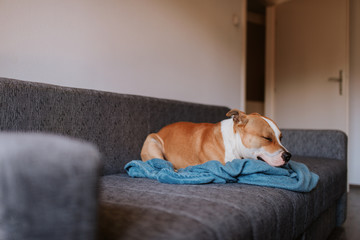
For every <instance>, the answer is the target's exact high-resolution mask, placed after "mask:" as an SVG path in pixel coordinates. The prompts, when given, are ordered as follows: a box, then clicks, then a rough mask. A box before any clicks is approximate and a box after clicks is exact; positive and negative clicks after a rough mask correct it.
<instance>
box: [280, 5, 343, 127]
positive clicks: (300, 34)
mask: <svg viewBox="0 0 360 240" xmlns="http://www.w3.org/2000/svg"><path fill="white" fill-rule="evenodd" d="M348 19H349V14H348V0H292V1H290V2H287V3H284V4H281V5H279V6H277V7H276V27H275V29H276V30H275V39H276V46H275V94H274V105H275V109H274V118H275V120H276V121H277V123H278V125H279V126H280V127H282V128H307V129H309V128H313V129H339V130H342V131H344V132H346V133H348V115H349V114H348V73H349V71H348V69H349V60H348V59H349V51H348V48H349V30H348V27H349V21H348ZM340 75H341V76H340Z"/></svg>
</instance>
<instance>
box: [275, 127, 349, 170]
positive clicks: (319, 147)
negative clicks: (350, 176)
mask: <svg viewBox="0 0 360 240" xmlns="http://www.w3.org/2000/svg"><path fill="white" fill-rule="evenodd" d="M281 132H282V134H283V140H282V143H283V145H284V146H285V147H286V148H287V149H288V150H289V151H290V152H291V154H292V155H295V156H305V157H323V158H332V159H338V160H342V161H344V163H347V136H346V134H345V133H343V132H341V131H337V130H304V129H282V130H281Z"/></svg>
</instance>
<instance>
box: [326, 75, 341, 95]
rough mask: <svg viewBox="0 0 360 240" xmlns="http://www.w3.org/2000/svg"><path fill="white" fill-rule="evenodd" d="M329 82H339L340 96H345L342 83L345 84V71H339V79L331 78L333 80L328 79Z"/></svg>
mask: <svg viewBox="0 0 360 240" xmlns="http://www.w3.org/2000/svg"><path fill="white" fill-rule="evenodd" d="M328 81H330V82H338V83H339V94H340V95H342V94H343V86H342V83H343V70H340V71H339V77H338V78H334V77H331V78H329V79H328Z"/></svg>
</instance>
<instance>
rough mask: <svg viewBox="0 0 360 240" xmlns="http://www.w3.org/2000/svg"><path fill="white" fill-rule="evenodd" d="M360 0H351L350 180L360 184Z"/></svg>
mask: <svg viewBox="0 0 360 240" xmlns="http://www.w3.org/2000/svg"><path fill="white" fill-rule="evenodd" d="M359 146H360V1H358V0H350V131H349V182H350V184H357V185H360V174H359V173H360V147H359Z"/></svg>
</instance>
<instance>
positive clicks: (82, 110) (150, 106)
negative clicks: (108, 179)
mask: <svg viewBox="0 0 360 240" xmlns="http://www.w3.org/2000/svg"><path fill="white" fill-rule="evenodd" d="M228 110H229V109H228V108H225V107H217V106H208V105H202V104H193V103H187V102H180V101H170V100H164V99H156V98H150V97H142V96H133V95H126V94H115V93H109V92H101V91H94V90H86V89H75V88H66V87H60V86H54V85H49V84H42V83H34V82H25V81H19V80H14V79H5V78H0V130H7V131H42V132H51V133H58V134H63V135H68V136H73V137H76V138H81V139H85V140H87V141H90V142H92V143H94V144H96V145H97V146H98V147H99V150H100V152H101V154H102V156H103V162H104V172H103V173H104V174H113V173H119V172H125V171H124V166H125V164H126V163H127V162H129V161H131V160H134V159H140V151H141V147H142V144H143V143H144V141H145V138H146V136H147V135H148V134H149V133H151V132H156V131H158V130H159V129H160V128H161V127H163V126H164V125H166V124H169V123H172V122H177V121H193V122H218V121H221V120H222V119H224V118H225V117H226V116H225V114H226V113H227V111H228Z"/></svg>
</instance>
